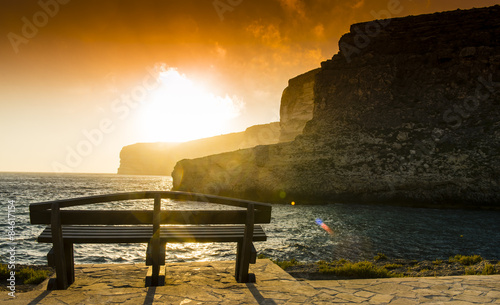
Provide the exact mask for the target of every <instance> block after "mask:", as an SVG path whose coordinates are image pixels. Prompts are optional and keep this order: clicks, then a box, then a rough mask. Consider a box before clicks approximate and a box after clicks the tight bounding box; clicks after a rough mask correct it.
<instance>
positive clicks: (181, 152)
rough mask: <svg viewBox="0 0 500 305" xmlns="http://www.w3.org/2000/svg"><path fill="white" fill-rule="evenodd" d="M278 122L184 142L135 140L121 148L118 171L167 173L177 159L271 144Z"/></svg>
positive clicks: (276, 140)
mask: <svg viewBox="0 0 500 305" xmlns="http://www.w3.org/2000/svg"><path fill="white" fill-rule="evenodd" d="M279 130H280V129H279V123H277V122H276V123H270V124H265V125H256V126H252V127H249V128H247V129H246V130H245V131H244V132H237V133H231V134H226V135H221V136H216V137H211V138H205V139H200V140H194V141H189V142H185V143H137V144H133V145H129V146H125V147H123V148H122V151H121V152H120V168H119V169H118V174H123V175H166V176H169V175H170V174H171V173H172V170H173V169H174V165H175V163H176V162H177V161H179V160H181V159H184V158H199V157H203V156H207V155H211V154H218V153H221V152H225V151H232V150H237V149H243V148H249V147H254V146H256V145H263V144H274V143H277V142H278V140H279V134H280V132H279Z"/></svg>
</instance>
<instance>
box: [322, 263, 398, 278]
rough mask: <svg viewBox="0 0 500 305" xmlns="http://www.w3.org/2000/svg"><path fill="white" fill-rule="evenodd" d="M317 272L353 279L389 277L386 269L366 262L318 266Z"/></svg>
mask: <svg viewBox="0 0 500 305" xmlns="http://www.w3.org/2000/svg"><path fill="white" fill-rule="evenodd" d="M319 272H321V273H329V274H335V275H338V276H344V277H353V278H382V277H391V274H390V273H389V271H388V270H387V269H385V268H383V267H377V266H375V265H373V263H371V262H367V261H364V262H359V263H351V262H347V263H345V264H343V265H341V266H332V265H319Z"/></svg>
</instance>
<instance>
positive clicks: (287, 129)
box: [280, 69, 320, 142]
mask: <svg viewBox="0 0 500 305" xmlns="http://www.w3.org/2000/svg"><path fill="white" fill-rule="evenodd" d="M319 70H320V69H315V70H312V71H309V72H307V73H305V74H302V75H299V76H297V77H294V78H292V79H290V80H289V81H288V87H286V88H285V90H284V91H283V95H282V96H281V104H280V128H281V133H280V142H288V141H293V140H294V139H295V137H296V136H298V135H300V134H302V130H303V129H304V127H305V126H306V123H307V122H308V121H309V120H311V119H312V118H313V109H314V80H315V77H316V74H317V73H318V72H319Z"/></svg>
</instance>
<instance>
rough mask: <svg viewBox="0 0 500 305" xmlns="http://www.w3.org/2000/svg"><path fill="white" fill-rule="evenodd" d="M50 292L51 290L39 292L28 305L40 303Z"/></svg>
mask: <svg viewBox="0 0 500 305" xmlns="http://www.w3.org/2000/svg"><path fill="white" fill-rule="evenodd" d="M51 292H52V291H51V290H45V291H44V292H42V293H40V295H39V296H37V297H36V298H35V299H34V300H33V301H31V302H29V303H28V305H36V304H38V303H40V302H41V301H42V300H43V299H44V298H45V297H46V296H48V295H49V294H50V293H51Z"/></svg>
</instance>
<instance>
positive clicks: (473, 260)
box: [449, 254, 483, 266]
mask: <svg viewBox="0 0 500 305" xmlns="http://www.w3.org/2000/svg"><path fill="white" fill-rule="evenodd" d="M481 261H483V258H482V257H481V256H479V255H460V254H457V255H455V256H454V257H450V259H449V262H450V263H460V264H462V265H464V266H471V265H475V264H477V263H479V262H481Z"/></svg>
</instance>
